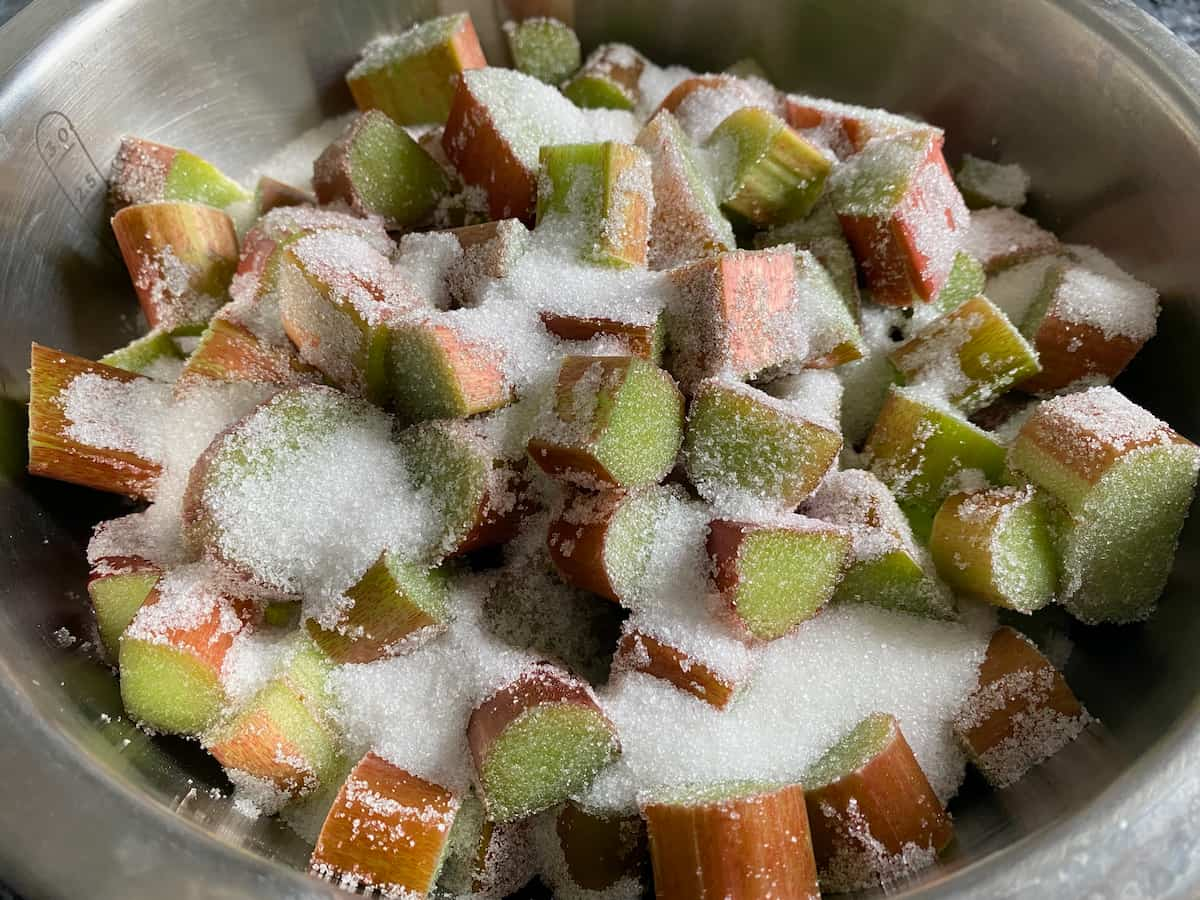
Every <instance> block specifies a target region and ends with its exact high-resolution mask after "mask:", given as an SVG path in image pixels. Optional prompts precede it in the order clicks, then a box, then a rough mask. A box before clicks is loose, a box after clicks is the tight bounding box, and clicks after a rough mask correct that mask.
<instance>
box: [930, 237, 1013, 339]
mask: <svg viewBox="0 0 1200 900" xmlns="http://www.w3.org/2000/svg"><path fill="white" fill-rule="evenodd" d="M986 285H987V274H986V273H985V272H984V271H983V264H982V263H981V262H980V261H979V260H977V259H976V258H975V257H973V256H972V255H971V254H970V253H967V252H966V251H964V250H959V251H958V253H956V254H955V255H954V265H953V266H951V267H950V274H949V275H947V276H946V281H945V283H944V284H943V285H942V289H941V290H940V291H938V295H937V299H936V300H935V301H934V302H935V304H936V305H937V308H938V309H940V310H941V311H942V312H944V313H948V312H951V311H952V310H955V309H958V307H960V306H961V305H962V304H964V303H966V302H967V301H968V300H970V299H972V298H974V297H978V296H980V295H981V294H983V293H984V288H985V287H986ZM1013 324H1014V325H1016V324H1018V323H1017V322H1016V321H1013Z"/></svg>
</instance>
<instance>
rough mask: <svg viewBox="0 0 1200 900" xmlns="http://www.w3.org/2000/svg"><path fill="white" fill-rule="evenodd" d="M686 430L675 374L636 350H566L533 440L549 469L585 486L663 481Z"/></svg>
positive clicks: (536, 455)
mask: <svg viewBox="0 0 1200 900" xmlns="http://www.w3.org/2000/svg"><path fill="white" fill-rule="evenodd" d="M682 435H683V396H682V395H681V394H680V393H679V389H678V388H677V387H676V386H675V382H674V381H673V380H672V379H671V376H670V375H668V374H667V373H666V372H664V371H663V370H662V369H659V368H657V367H655V366H654V365H652V364H650V363H648V362H647V361H646V360H644V359H639V358H637V357H632V356H594V357H593V356H568V357H566V358H565V359H564V360H563V363H562V366H561V367H560V369H559V372H558V378H557V381H556V383H555V388H554V390H553V391H552V392H551V393H550V394H549V395H548V397H547V400H546V403H545V404H544V407H543V409H542V410H541V412H540V413H539V415H538V418H537V422H536V424H535V426H534V433H533V437H531V438H530V440H529V447H528V450H529V456H530V458H531V459H532V460H533V461H534V462H535V463H537V464H538V466H539V467H541V469H542V470H543V471H545V472H546V473H547V474H549V475H552V476H554V477H555V478H558V479H561V480H563V481H566V482H569V483H573V484H578V485H581V486H583V487H587V488H598V487H636V486H638V485H644V484H651V483H654V482H656V481H660V480H661V479H662V478H663V477H664V476H665V475H666V474H667V472H669V471H670V470H671V468H672V467H673V466H674V464H675V455H676V452H677V451H678V450H679V443H680V440H681V438H682Z"/></svg>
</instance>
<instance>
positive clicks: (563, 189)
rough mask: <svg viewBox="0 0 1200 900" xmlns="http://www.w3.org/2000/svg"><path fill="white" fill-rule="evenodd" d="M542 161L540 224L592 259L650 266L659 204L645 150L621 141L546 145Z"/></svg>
mask: <svg viewBox="0 0 1200 900" xmlns="http://www.w3.org/2000/svg"><path fill="white" fill-rule="evenodd" d="M540 160H541V174H540V175H539V183H538V195H537V224H538V227H539V228H544V227H545V228H549V227H553V228H557V229H558V230H559V232H560V233H561V234H562V235H564V236H567V235H569V241H570V244H571V245H573V247H574V250H575V252H576V253H577V254H578V255H579V256H580V258H581V259H583V260H584V261H586V262H591V263H596V264H597V265H602V266H616V267H619V268H627V267H630V266H645V265H646V253H647V242H648V241H649V238H650V216H651V213H652V212H653V209H654V187H653V184H652V182H651V178H650V158H649V157H648V156H647V155H646V154H645V152H644V151H642V150H641V149H640V148H638V147H634V146H632V145H630V144H620V143H617V142H615V141H607V142H605V143H602V144H557V145H554V146H550V147H543V148H542V149H541V154H540Z"/></svg>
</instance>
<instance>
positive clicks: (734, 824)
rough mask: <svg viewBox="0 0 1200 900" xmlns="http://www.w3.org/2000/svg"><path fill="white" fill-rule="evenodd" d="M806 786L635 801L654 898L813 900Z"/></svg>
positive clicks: (721, 788) (702, 791) (730, 788)
mask: <svg viewBox="0 0 1200 900" xmlns="http://www.w3.org/2000/svg"><path fill="white" fill-rule="evenodd" d="M804 799H805V797H804V789H803V788H801V787H800V785H798V784H793V785H788V786H786V787H774V786H769V785H754V784H727V785H715V786H712V787H706V788H698V789H695V790H691V791H686V790H685V791H680V792H678V793H677V794H674V795H670V796H662V797H652V798H649V799H647V800H645V801H644V802H642V804H641V809H642V817H643V818H645V820H646V829H647V832H648V833H649V835H650V860H651V862H652V863H653V866H654V891H655V895H656V896H657V897H659V898H660V900H691V898H696V897H737V898H741V900H767V898H773V897H789V898H796V900H816V898H818V897H820V896H821V892H820V890H818V888H817V867H816V864H815V862H814V859H813V846H812V841H811V839H810V836H809V825H808V814H807V812H806V810H805V803H804Z"/></svg>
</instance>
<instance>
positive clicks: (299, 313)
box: [277, 231, 420, 403]
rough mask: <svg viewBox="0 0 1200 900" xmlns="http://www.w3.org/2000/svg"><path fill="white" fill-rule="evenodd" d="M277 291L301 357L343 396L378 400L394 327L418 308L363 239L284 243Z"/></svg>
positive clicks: (319, 236)
mask: <svg viewBox="0 0 1200 900" xmlns="http://www.w3.org/2000/svg"><path fill="white" fill-rule="evenodd" d="M277 286H278V293H279V311H280V315H281V317H282V319H283V327H284V330H285V331H286V332H287V335H288V337H289V338H291V340H292V343H293V344H295V345H296V347H297V349H298V350H299V353H300V358H301V359H302V360H303V361H304V362H306V363H308V364H309V365H312V366H315V367H316V368H318V369H320V370H321V371H322V372H324V373H325V375H326V376H328V378H329V379H330V381H332V382H333V383H334V384H335V385H337V386H338V387H340V388H342V389H343V390H345V391H347V392H349V393H352V394H355V395H357V396H363V397H366V398H367V399H368V400H370V401H372V402H375V403H379V402H382V400H383V398H385V397H386V396H387V394H388V380H389V372H388V349H389V345H390V342H391V338H392V328H393V325H394V324H395V323H396V322H397V321H398V320H399V319H400V317H401V316H402V314H403V313H405V312H407V311H408V310H410V309H413V308H414V307H416V306H418V305H419V304H420V300H419V299H418V298H417V297H416V296H415V294H414V293H413V291H412V289H411V288H410V287H409V286H408V284H407V283H406V282H405V281H404V280H403V279H402V278H401V276H400V274H399V273H398V272H397V271H396V270H395V269H393V267H392V264H391V261H390V260H388V258H387V257H385V256H384V255H383V254H381V253H379V252H378V251H377V250H375V249H374V248H373V247H372V246H371V245H370V244H369V243H368V242H367V241H365V240H364V239H362V238H359V237H356V236H354V235H351V234H346V233H342V232H336V231H321V232H318V233H316V234H310V235H306V236H304V237H301V238H300V239H298V240H296V241H294V242H293V243H290V244H288V245H287V248H286V250H285V259H284V262H283V263H282V265H281V266H280V268H279V271H278V274H277Z"/></svg>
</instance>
